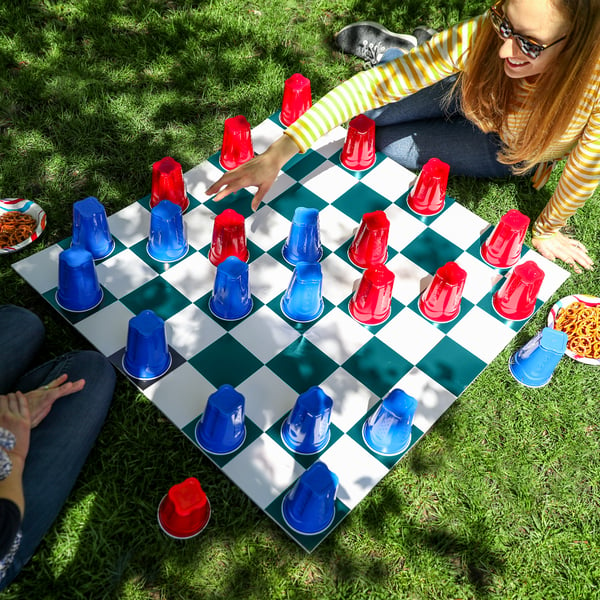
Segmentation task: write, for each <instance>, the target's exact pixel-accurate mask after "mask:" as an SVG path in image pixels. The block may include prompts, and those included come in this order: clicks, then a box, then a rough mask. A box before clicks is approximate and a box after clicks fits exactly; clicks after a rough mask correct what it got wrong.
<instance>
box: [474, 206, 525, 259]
mask: <svg viewBox="0 0 600 600" xmlns="http://www.w3.org/2000/svg"><path fill="white" fill-rule="evenodd" d="M529 221H530V219H529V217H528V216H526V215H524V214H522V213H520V212H519V211H518V210H516V209H514V208H513V209H511V210H509V211H508V212H507V213H506V214H505V215H503V216H502V217H500V221H499V222H498V224H497V225H496V227H494V230H493V231H492V233H491V234H490V236H489V237H488V238H487V240H485V242H483V244H482V245H481V257H482V258H483V260H485V262H487V263H488V264H490V265H492V267H498V268H501V269H505V268H508V267H512V266H513V265H514V264H516V263H517V261H518V260H519V258H520V257H521V249H522V247H523V240H524V239H525V234H526V233H527V228H528V227H529Z"/></svg>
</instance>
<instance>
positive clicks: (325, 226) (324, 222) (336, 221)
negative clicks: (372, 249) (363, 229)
mask: <svg viewBox="0 0 600 600" xmlns="http://www.w3.org/2000/svg"><path fill="white" fill-rule="evenodd" d="M319 228H320V232H321V243H322V244H323V245H324V246H325V247H326V248H328V249H329V250H331V251H332V252H335V251H336V250H337V249H338V248H339V247H340V246H341V245H343V244H344V243H345V242H347V241H348V240H349V239H350V238H351V237H353V236H354V233H355V231H356V230H357V229H358V225H357V224H356V221H355V220H354V219H351V218H350V217H349V216H348V215H345V214H344V213H343V212H342V211H341V210H338V209H337V208H336V207H335V206H332V205H331V204H329V205H328V206H326V207H325V208H324V209H323V210H321V211H320V212H319Z"/></svg>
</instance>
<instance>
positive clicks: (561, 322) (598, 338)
mask: <svg viewBox="0 0 600 600" xmlns="http://www.w3.org/2000/svg"><path fill="white" fill-rule="evenodd" d="M548 327H553V328H554V329H558V330H560V331H564V332H565V333H566V334H567V338H568V340H567V349H566V351H565V354H566V355H567V356H570V357H571V358H572V359H574V360H577V361H579V362H582V363H585V364H588V365H600V298H597V297H595V296H586V295H585V294H577V295H573V296H567V297H566V298H562V299H561V300H559V301H558V302H557V303H556V304H555V305H554V306H553V307H552V308H551V309H550V313H549V314H548Z"/></svg>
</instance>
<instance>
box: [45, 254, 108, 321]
mask: <svg viewBox="0 0 600 600" xmlns="http://www.w3.org/2000/svg"><path fill="white" fill-rule="evenodd" d="M55 297H56V302H57V303H58V305H59V306H60V307H61V308H64V309H65V310H68V311H70V312H85V311H86V310H91V309H92V308H94V307H96V306H98V304H100V302H102V298H103V297H104V292H103V291H102V288H101V287H100V284H99V283H98V275H97V273H96V267H95V265H94V258H93V256H92V253H91V252H88V251H87V250H84V249H83V248H78V247H74V248H67V249H66V250H63V251H62V252H61V253H60V254H59V256H58V290H57V291H56V296H55Z"/></svg>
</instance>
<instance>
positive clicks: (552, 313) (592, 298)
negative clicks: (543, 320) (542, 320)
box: [548, 294, 600, 365]
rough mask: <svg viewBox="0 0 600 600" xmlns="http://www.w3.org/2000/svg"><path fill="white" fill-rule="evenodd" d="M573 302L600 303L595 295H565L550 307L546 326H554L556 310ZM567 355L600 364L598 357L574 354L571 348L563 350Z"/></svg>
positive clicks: (585, 361)
mask: <svg viewBox="0 0 600 600" xmlns="http://www.w3.org/2000/svg"><path fill="white" fill-rule="evenodd" d="M573 302H583V303H584V304H587V306H598V305H599V304H600V298H597V297H596V296H587V295H586V294H576V295H573V296H566V297H565V298H561V299H560V300H559V301H558V302H557V303H556V304H555V305H554V306H553V307H552V308H551V309H550V313H549V314H548V327H552V328H554V322H555V321H556V317H557V316H558V312H559V311H560V309H561V308H566V307H567V306H569V304H573ZM565 354H566V355H567V356H570V357H571V358H572V359H573V360H576V361H579V362H582V363H585V364H586V365H600V359H598V358H588V357H587V356H581V355H580V354H576V353H575V352H573V351H572V350H569V349H568V348H567V350H566V351H565Z"/></svg>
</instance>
